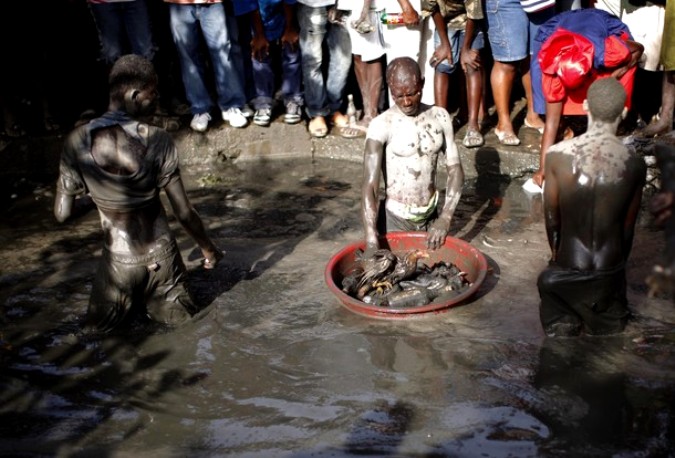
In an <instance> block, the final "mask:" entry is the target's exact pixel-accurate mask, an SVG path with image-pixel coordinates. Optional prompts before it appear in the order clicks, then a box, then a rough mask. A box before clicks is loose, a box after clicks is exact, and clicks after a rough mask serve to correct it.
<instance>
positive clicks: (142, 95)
mask: <svg viewBox="0 0 675 458" xmlns="http://www.w3.org/2000/svg"><path fill="white" fill-rule="evenodd" d="M108 84H109V86H110V101H111V102H113V103H115V104H116V105H118V106H120V107H124V108H125V111H126V112H127V113H129V114H131V115H147V114H151V113H153V112H154V111H155V107H156V103H157V96H158V94H157V73H156V72H155V68H154V67H153V65H152V63H151V62H150V61H149V60H147V59H146V58H144V57H141V56H137V55H135V54H128V55H125V56H122V57H120V58H119V59H117V61H116V62H115V64H114V65H113V67H112V70H110V75H109V77H108Z"/></svg>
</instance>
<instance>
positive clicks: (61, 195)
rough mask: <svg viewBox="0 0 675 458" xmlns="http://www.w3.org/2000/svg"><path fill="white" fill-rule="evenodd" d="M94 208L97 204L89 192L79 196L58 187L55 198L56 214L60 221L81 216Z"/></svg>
mask: <svg viewBox="0 0 675 458" xmlns="http://www.w3.org/2000/svg"><path fill="white" fill-rule="evenodd" d="M94 208H96V205H95V204H94V201H93V200H92V199H91V196H90V195H89V194H87V195H84V196H80V197H78V196H74V195H71V194H68V193H66V192H64V191H63V190H61V189H58V188H57V190H56V197H55V198H54V216H55V217H56V220H57V221H58V222H59V223H64V222H66V221H68V220H70V219H75V218H79V217H80V216H82V215H85V214H86V213H88V212H89V211H91V210H93V209H94Z"/></svg>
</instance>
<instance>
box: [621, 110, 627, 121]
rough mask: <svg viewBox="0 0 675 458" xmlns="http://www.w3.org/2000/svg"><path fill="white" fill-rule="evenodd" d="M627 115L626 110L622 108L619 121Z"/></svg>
mask: <svg viewBox="0 0 675 458" xmlns="http://www.w3.org/2000/svg"><path fill="white" fill-rule="evenodd" d="M627 115H628V108H626V107H623V110H622V111H621V120H624V119H626V116H627Z"/></svg>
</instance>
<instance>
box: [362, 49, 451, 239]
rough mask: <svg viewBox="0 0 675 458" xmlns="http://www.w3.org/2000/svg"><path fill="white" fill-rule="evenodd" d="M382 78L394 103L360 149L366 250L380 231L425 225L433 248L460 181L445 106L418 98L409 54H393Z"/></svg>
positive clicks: (417, 76)
mask: <svg viewBox="0 0 675 458" xmlns="http://www.w3.org/2000/svg"><path fill="white" fill-rule="evenodd" d="M386 78H387V84H388V86H389V90H390V91H391V96H392V99H393V101H394V106H393V107H391V108H389V109H388V110H387V111H385V112H384V113H381V114H380V115H378V116H377V117H375V119H373V121H372V122H371V124H370V126H369V127H368V133H367V135H366V146H365V152H364V181H363V188H362V207H363V208H362V212H363V213H362V217H363V226H364V229H365V235H366V251H367V252H372V251H373V250H376V249H377V248H378V247H379V241H378V238H379V235H380V234H381V233H385V232H387V231H425V230H426V231H427V232H428V236H427V247H428V248H429V249H432V250H435V249H437V248H440V247H441V246H442V245H443V243H444V242H445V238H446V236H447V235H448V232H449V231H450V222H451V220H452V216H453V214H454V212H455V208H456V207H457V203H458V202H459V197H460V196H461V194H462V186H463V184H464V170H463V169H462V164H461V163H460V161H459V153H458V151H457V145H456V144H455V139H454V133H453V128H452V118H451V117H450V115H449V114H448V112H447V111H446V110H445V109H444V108H441V107H436V106H429V105H425V104H423V103H421V99H422V87H423V85H424V78H422V76H421V72H420V68H419V65H418V64H417V62H415V61H414V60H413V59H411V58H409V57H400V58H396V59H394V60H392V61H391V63H390V64H389V65H388V66H387V73H386ZM440 153H445V165H446V169H447V182H446V188H445V191H446V195H445V201H444V204H443V207H442V208H441V210H440V214H439V211H438V200H439V193H438V190H437V189H436V186H435V175H436V172H437V163H438V156H439V154H440ZM380 174H382V175H383V177H384V184H385V193H386V196H385V200H384V205H383V206H380V205H379V204H380V202H379V198H378V190H379V185H380ZM378 222H379V224H378Z"/></svg>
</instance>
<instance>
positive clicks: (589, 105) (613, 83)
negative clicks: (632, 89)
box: [584, 77, 626, 122]
mask: <svg viewBox="0 0 675 458" xmlns="http://www.w3.org/2000/svg"><path fill="white" fill-rule="evenodd" d="M625 105H626V90H625V89H624V87H623V86H622V85H621V83H619V81H617V79H616V78H611V77H609V78H601V79H599V80H597V81H594V82H593V84H591V85H590V87H589V88H588V92H587V94H586V101H585V103H584V107H585V108H586V110H587V111H588V112H589V113H590V114H591V116H592V117H593V119H596V120H598V121H603V122H614V121H617V120H620V118H621V115H622V113H623V111H624V107H625Z"/></svg>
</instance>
